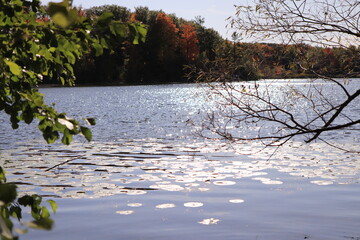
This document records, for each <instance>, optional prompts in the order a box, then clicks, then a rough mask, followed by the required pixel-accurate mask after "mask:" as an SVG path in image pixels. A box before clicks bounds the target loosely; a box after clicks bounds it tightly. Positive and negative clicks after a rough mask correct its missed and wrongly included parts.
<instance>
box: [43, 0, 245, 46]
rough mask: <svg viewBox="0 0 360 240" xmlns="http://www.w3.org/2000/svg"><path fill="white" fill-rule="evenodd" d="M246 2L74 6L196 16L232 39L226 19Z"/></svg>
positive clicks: (101, 0)
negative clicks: (117, 7) (104, 6)
mask: <svg viewBox="0 0 360 240" xmlns="http://www.w3.org/2000/svg"><path fill="white" fill-rule="evenodd" d="M41 2H42V3H43V4H47V3H49V2H59V0H42V1H41ZM246 2H247V1H246V0H176V1H174V0H173V1H171V0H123V1H119V0H74V1H73V5H74V6H82V7H83V8H90V7H93V6H101V5H107V4H116V5H119V6H123V7H127V8H129V9H130V10H134V8H135V7H138V6H145V7H148V8H149V9H150V10H163V11H164V12H165V13H175V14H176V16H177V17H182V18H184V19H186V20H193V19H195V17H196V16H201V17H203V18H205V24H204V25H205V26H206V27H208V28H213V29H215V30H216V31H218V32H219V33H220V34H221V35H222V36H223V37H224V38H228V39H231V34H232V32H233V31H231V30H229V29H227V28H226V25H227V23H228V22H227V21H226V19H227V18H228V17H230V16H234V14H235V12H236V9H235V7H234V5H235V4H237V5H242V4H243V5H245V4H246Z"/></svg>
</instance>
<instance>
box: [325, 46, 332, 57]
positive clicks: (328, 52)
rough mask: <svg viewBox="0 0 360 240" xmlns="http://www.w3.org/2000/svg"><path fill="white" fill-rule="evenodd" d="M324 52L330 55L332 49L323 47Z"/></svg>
mask: <svg viewBox="0 0 360 240" xmlns="http://www.w3.org/2000/svg"><path fill="white" fill-rule="evenodd" d="M324 53H325V54H326V55H327V56H329V55H332V54H333V51H332V50H331V48H325V49H324Z"/></svg>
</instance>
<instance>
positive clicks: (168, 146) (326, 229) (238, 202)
mask: <svg viewBox="0 0 360 240" xmlns="http://www.w3.org/2000/svg"><path fill="white" fill-rule="evenodd" d="M300 83H301V81H300ZM41 91H42V92H44V93H45V95H46V100H47V102H49V103H52V102H55V103H56V106H57V109H58V110H59V111H64V112H67V113H68V114H69V115H70V116H73V117H77V118H81V117H95V118H96V119H97V125H96V126H95V127H94V129H93V135H94V137H93V138H94V141H93V142H91V143H86V142H85V141H84V140H83V139H82V138H77V139H76V140H75V143H74V144H72V145H71V146H62V145H60V144H54V145H46V144H44V142H43V140H41V136H40V133H38V131H37V128H36V124H31V125H30V126H25V125H23V126H21V127H20V129H19V130H16V131H13V130H11V129H10V128H11V127H10V124H9V123H8V119H7V116H4V115H3V114H2V115H0V124H1V130H0V131H1V132H0V149H1V152H0V163H1V165H3V166H4V167H5V168H6V170H7V172H8V178H9V181H14V182H17V183H18V184H19V187H20V190H21V191H22V192H23V193H37V194H41V195H44V196H47V197H50V198H52V199H55V200H56V201H57V203H58V205H59V211H58V213H56V214H55V215H54V219H55V223H56V226H55V228H54V229H53V230H52V231H51V232H41V231H31V232H30V233H28V234H26V235H24V236H22V239H99V238H102V239H207V240H208V239H214V240H215V239H266V240H268V239H270V240H271V239H274V240H275V239H334V240H335V239H359V238H360V230H359V229H360V193H359V177H360V175H359V172H360V159H359V155H357V154H351V153H348V154H344V153H343V152H341V151H339V150H338V149H335V148H332V147H330V146H328V145H326V144H324V143H321V142H318V143H313V144H310V145H305V144H303V143H302V142H301V141H299V142H292V143H290V144H288V145H287V146H285V147H284V148H282V149H280V150H279V151H277V152H276V154H275V155H274V156H273V157H272V158H271V159H269V156H270V155H271V154H272V153H273V150H272V149H265V150H263V151H260V152H259V150H261V149H262V148H263V146H262V145H261V144H259V143H248V144H242V145H228V144H224V143H223V142H219V141H205V140H204V139H202V138H199V137H197V136H194V135H193V134H192V132H193V131H194V129H193V127H190V126H189V125H188V124H187V123H188V122H189V121H193V120H196V119H200V118H201V114H202V113H204V111H205V112H206V111H209V110H211V109H212V108H213V107H214V105H213V104H212V103H211V102H210V101H208V100H206V98H205V95H204V94H203V93H202V90H201V89H199V88H197V86H196V85H191V84H189V85H161V86H129V87H90V88H88V87H86V88H85V87H84V88H48V89H42V90H41ZM357 106H358V105H354V108H353V114H354V115H355V116H358V113H359V109H358V108H357ZM337 134H339V135H338V136H340V135H344V136H346V137H344V138H341V139H342V141H341V144H342V146H346V147H350V148H354V147H355V148H356V147H357V146H359V135H356V134H355V135H354V134H347V133H346V131H341V132H339V133H337ZM348 135H351V136H348ZM329 138H331V136H330V137H329Z"/></svg>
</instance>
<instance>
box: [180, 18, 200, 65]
mask: <svg viewBox="0 0 360 240" xmlns="http://www.w3.org/2000/svg"><path fill="white" fill-rule="evenodd" d="M180 32H181V38H180V44H181V51H182V54H183V56H184V57H185V59H186V61H187V62H188V63H191V62H193V61H195V59H196V57H197V56H198V55H199V52H200V49H199V40H198V38H197V34H196V31H195V28H194V26H193V25H191V24H189V23H184V24H182V25H181V28H180Z"/></svg>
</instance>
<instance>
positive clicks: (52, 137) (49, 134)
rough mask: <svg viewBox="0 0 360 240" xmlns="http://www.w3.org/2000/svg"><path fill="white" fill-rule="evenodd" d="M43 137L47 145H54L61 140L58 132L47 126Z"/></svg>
mask: <svg viewBox="0 0 360 240" xmlns="http://www.w3.org/2000/svg"><path fill="white" fill-rule="evenodd" d="M43 137H44V139H45V140H46V142H47V143H54V142H55V141H56V140H58V139H59V133H58V132H57V131H53V128H52V127H50V126H47V127H46V128H45V129H44V130H43Z"/></svg>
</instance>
